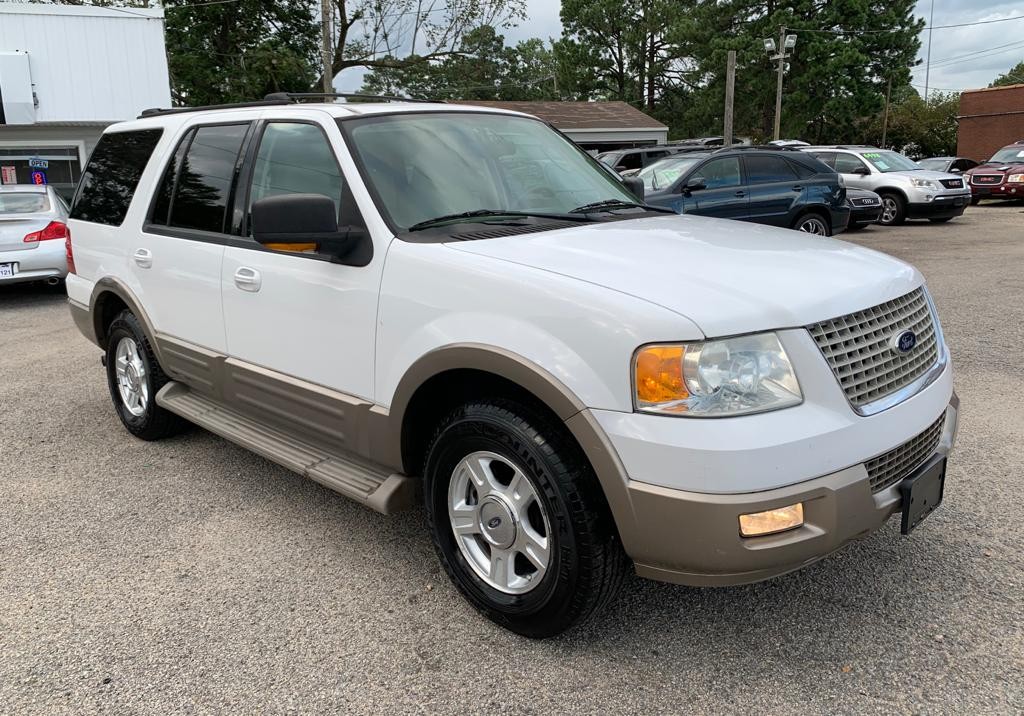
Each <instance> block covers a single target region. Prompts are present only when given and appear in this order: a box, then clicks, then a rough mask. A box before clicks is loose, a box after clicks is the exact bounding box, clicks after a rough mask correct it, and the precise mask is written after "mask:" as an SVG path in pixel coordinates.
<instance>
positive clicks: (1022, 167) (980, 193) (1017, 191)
mask: <svg viewBox="0 0 1024 716" xmlns="http://www.w3.org/2000/svg"><path fill="white" fill-rule="evenodd" d="M964 177H965V179H966V181H967V182H969V183H970V187H971V203H973V204H977V203H978V202H980V201H981V200H982V199H1020V198H1024V139H1021V140H1020V141H1018V142H1017V143H1015V144H1010V145H1008V146H1005V147H1003V148H1002V149H1000V150H999V151H998V152H996V153H995V154H993V155H992V158H991V159H989V160H988V161H987V162H983V163H982V164H979V165H978V166H976V167H973V168H972V169H968V170H967V171H966V172H964Z"/></svg>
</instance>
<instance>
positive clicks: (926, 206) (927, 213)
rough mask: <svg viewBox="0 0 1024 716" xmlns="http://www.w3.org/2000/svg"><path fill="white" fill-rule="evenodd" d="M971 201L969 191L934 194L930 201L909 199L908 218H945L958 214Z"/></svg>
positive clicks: (961, 212)
mask: <svg viewBox="0 0 1024 716" xmlns="http://www.w3.org/2000/svg"><path fill="white" fill-rule="evenodd" d="M970 203H971V193H970V192H969V191H966V190H965V191H963V192H960V193H957V194H938V195H934V196H933V197H932V199H931V200H930V201H913V200H912V201H911V202H910V203H909V204H907V218H908V219H946V218H952V217H954V216H960V215H961V214H963V213H964V210H966V209H967V205H968V204H970Z"/></svg>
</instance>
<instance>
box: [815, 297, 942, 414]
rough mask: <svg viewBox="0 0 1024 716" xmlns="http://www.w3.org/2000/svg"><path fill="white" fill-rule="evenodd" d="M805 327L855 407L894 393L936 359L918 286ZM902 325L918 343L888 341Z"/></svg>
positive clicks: (928, 312) (930, 323)
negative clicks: (904, 349)
mask: <svg viewBox="0 0 1024 716" xmlns="http://www.w3.org/2000/svg"><path fill="white" fill-rule="evenodd" d="M807 330H808V331H810V333H811V337H812V338H814V342H815V343H816V344H817V346H818V348H819V350H821V354H822V355H823V356H824V357H825V360H826V361H827V362H828V364H829V367H830V368H832V372H833V374H834V375H835V376H836V380H838V381H839V384H840V386H841V387H842V389H843V392H844V393H846V397H847V399H848V400H849V401H850V403H851V404H852V405H853V406H854V407H860V406H863V405H867V404H868V403H871V402H873V401H875V400H879V399H881V398H884V397H886V396H888V395H891V394H892V393H895V392H896V391H898V390H900V389H901V388H904V387H905V386H907V385H909V384H910V383H913V382H914V381H915V380H916V379H917V378H919V377H920V376H921V375H923V374H924V373H925V372H927V371H928V370H929V369H930V368H931V367H932V366H933V365H935V363H936V362H938V360H939V345H938V334H937V331H936V330H935V318H934V316H932V310H931V307H930V305H929V303H928V299H927V297H926V296H925V294H924V289H922V288H918V289H916V290H914V291H911V292H910V293H908V294H906V295H905V296H900V297H899V298H894V299H893V300H891V301H886V302H885V303H881V304H879V305H877V306H872V307H871V308H866V309H864V310H862V311H856V312H854V313H850V314H848V315H845V316H839V317H837V318H832V319H829V320H827V321H821V322H820V323H815V324H814V325H811V326H808V327H807ZM906 330H911V331H913V332H914V334H915V335H916V336H917V344H916V345H915V346H914V348H913V349H912V350H911V351H910V352H909V353H906V354H900V353H898V352H897V351H895V350H894V349H893V348H892V347H891V346H890V343H889V341H890V340H891V339H892V338H893V336H895V335H898V334H899V333H902V332H903V331H906Z"/></svg>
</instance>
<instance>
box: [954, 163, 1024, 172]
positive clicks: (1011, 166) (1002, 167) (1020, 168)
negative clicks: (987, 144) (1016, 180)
mask: <svg viewBox="0 0 1024 716" xmlns="http://www.w3.org/2000/svg"><path fill="white" fill-rule="evenodd" d="M1020 173H1024V162H993V163H992V164H979V165H978V166H976V167H971V168H970V169H968V170H967V171H965V172H964V174H1020Z"/></svg>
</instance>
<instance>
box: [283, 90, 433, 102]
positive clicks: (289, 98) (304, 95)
mask: <svg viewBox="0 0 1024 716" xmlns="http://www.w3.org/2000/svg"><path fill="white" fill-rule="evenodd" d="M328 97H330V98H333V99H337V98H339V97H340V98H342V99H363V100H370V101H374V102H418V103H424V102H426V103H438V102H443V100H432V99H411V98H409V97H394V96H392V95H386V94H359V93H352V92H271V93H270V94H268V95H266V96H265V97H264V98H263V99H264V100H265V101H268V102H269V101H275V102H300V101H302V100H304V99H326V98H328Z"/></svg>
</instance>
